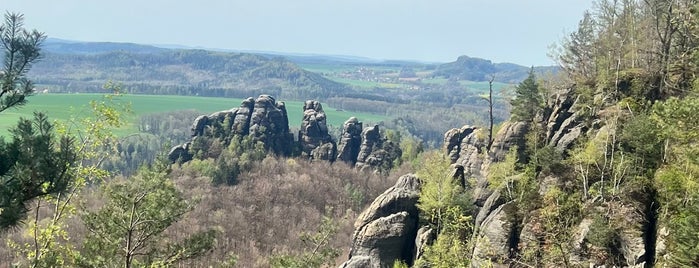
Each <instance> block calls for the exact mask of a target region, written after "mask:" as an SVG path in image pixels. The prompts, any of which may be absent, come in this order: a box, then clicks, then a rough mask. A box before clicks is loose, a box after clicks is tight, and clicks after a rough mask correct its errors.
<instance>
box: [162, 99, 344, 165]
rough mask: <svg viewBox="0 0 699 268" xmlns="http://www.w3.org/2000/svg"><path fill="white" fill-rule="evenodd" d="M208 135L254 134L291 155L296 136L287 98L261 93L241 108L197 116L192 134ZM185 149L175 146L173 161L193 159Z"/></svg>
mask: <svg viewBox="0 0 699 268" xmlns="http://www.w3.org/2000/svg"><path fill="white" fill-rule="evenodd" d="M318 107H320V104H318ZM224 128H227V129H224ZM326 129H327V127H326ZM205 135H229V136H223V137H221V136H216V137H218V138H221V139H222V140H224V142H225V143H227V142H229V141H230V139H231V138H232V136H236V135H237V136H239V137H242V136H246V135H250V136H252V139H253V141H256V142H257V141H259V142H262V143H263V144H264V146H265V148H266V149H267V150H269V151H272V152H273V153H275V154H278V155H290V154H291V151H292V149H293V146H294V137H293V135H292V134H291V133H290V132H289V119H288V117H287V113H286V107H285V105H284V103H283V102H277V101H276V100H275V99H274V98H273V97H271V96H269V95H260V96H259V97H258V98H257V99H253V98H247V99H246V100H244V101H243V102H242V103H241V105H240V107H238V108H233V109H231V110H226V111H220V112H215V113H212V114H211V115H208V116H205V115H202V116H199V117H197V118H196V119H195V120H194V123H193V124H192V137H193V139H194V138H197V137H201V136H205ZM183 150H185V151H186V149H185V148H184V147H182V145H180V146H175V147H173V148H172V149H171V150H170V154H168V157H169V158H170V160H171V161H173V162H174V161H176V159H182V160H184V161H189V160H191V158H192V156H191V155H190V154H189V152H187V154H184V152H183ZM323 150H325V151H324V152H318V153H317V155H318V156H319V157H321V158H323V157H324V158H326V159H333V158H334V157H331V156H325V154H326V151H327V150H328V148H327V147H323ZM331 155H332V153H331ZM173 159H175V160H173Z"/></svg>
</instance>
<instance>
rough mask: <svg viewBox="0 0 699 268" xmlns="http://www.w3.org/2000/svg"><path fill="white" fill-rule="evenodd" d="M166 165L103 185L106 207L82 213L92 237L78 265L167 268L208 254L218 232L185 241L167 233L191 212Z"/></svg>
mask: <svg viewBox="0 0 699 268" xmlns="http://www.w3.org/2000/svg"><path fill="white" fill-rule="evenodd" d="M165 170H166V165H165V164H163V163H158V166H156V167H152V168H144V169H143V170H141V171H140V172H139V173H138V174H137V175H135V176H134V177H132V178H129V179H126V180H117V179H115V180H113V181H111V182H108V183H106V184H105V185H104V186H103V187H102V191H103V194H104V197H105V204H104V205H103V206H102V207H101V208H99V209H98V210H96V211H87V212H85V213H84V214H83V215H82V219H83V221H84V222H85V226H86V227H87V229H88V230H89V232H90V233H89V235H88V236H87V238H86V239H85V241H84V246H83V247H84V248H83V255H82V257H80V259H79V260H78V261H77V263H78V265H79V266H86V267H125V268H129V267H144V266H158V267H160V266H167V265H171V264H174V263H176V262H178V261H181V260H185V259H189V258H193V257H196V256H200V255H202V254H205V253H206V252H208V251H209V250H210V249H211V248H212V247H213V243H214V238H215V232H214V231H205V232H198V233H195V234H193V235H192V236H190V238H188V239H186V240H184V241H180V242H179V243H176V242H171V241H168V240H166V239H164V233H163V232H164V231H165V229H167V228H168V227H169V226H171V225H172V224H174V223H175V222H176V221H177V220H179V219H181V218H182V217H183V215H184V214H185V213H187V212H188V211H190V210H191V208H192V204H191V202H189V201H187V200H185V199H184V198H183V197H182V193H181V192H180V191H179V190H177V188H175V186H174V185H173V183H172V181H170V180H169V178H168V176H167V173H166V172H165Z"/></svg>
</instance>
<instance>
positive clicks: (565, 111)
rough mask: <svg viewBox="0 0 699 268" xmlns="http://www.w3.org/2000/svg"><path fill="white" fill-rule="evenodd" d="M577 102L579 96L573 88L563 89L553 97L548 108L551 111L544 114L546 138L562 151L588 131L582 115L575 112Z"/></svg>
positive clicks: (550, 143)
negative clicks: (581, 118)
mask: <svg viewBox="0 0 699 268" xmlns="http://www.w3.org/2000/svg"><path fill="white" fill-rule="evenodd" d="M577 102H578V97H577V96H575V94H572V90H571V89H566V90H562V91H560V92H558V93H557V94H556V95H554V96H553V97H552V99H551V103H552V104H551V107H550V108H547V109H546V110H547V111H550V113H545V114H544V122H545V127H546V140H547V141H548V144H549V145H551V146H553V147H555V148H556V149H558V150H559V151H561V152H565V151H567V150H568V149H570V148H571V146H572V145H573V142H574V141H575V140H577V139H578V137H580V135H581V134H583V133H584V132H585V131H587V127H586V126H585V125H584V124H583V123H582V122H581V121H580V120H579V119H578V118H579V117H580V116H579V115H578V114H576V113H575V112H574V107H575V105H576V103H577Z"/></svg>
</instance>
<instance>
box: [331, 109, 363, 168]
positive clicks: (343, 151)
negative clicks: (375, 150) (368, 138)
mask: <svg viewBox="0 0 699 268" xmlns="http://www.w3.org/2000/svg"><path fill="white" fill-rule="evenodd" d="M362 129H363V127H362V122H360V121H359V120H357V118H355V117H350V119H348V120H347V121H345V124H344V125H343V126H342V136H341V137H340V141H339V143H338V150H337V160H339V161H343V162H346V163H349V164H350V165H354V164H356V163H357V156H358V155H359V149H360V147H361V145H362Z"/></svg>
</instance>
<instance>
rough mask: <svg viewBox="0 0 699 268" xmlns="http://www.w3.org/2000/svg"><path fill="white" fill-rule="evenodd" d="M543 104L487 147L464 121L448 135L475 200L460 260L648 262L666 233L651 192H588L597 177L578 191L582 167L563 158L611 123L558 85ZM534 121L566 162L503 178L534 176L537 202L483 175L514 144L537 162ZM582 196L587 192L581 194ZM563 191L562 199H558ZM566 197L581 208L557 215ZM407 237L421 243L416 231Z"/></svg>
mask: <svg viewBox="0 0 699 268" xmlns="http://www.w3.org/2000/svg"><path fill="white" fill-rule="evenodd" d="M548 103H549V106H548V107H546V108H545V109H544V111H543V112H542V113H540V114H539V116H538V118H536V120H535V121H536V123H534V124H535V125H532V124H529V123H525V122H505V123H504V124H503V125H502V127H501V128H500V130H499V132H498V133H497V134H496V135H495V137H494V139H493V142H492V145H491V147H490V148H487V141H486V140H484V139H483V138H479V135H478V131H479V129H478V128H477V127H474V126H464V127H461V128H455V129H451V130H449V131H448V132H447V133H445V137H444V146H443V150H444V153H445V154H446V155H447V156H448V157H449V159H450V160H451V161H452V163H453V165H452V168H454V172H455V173H458V172H459V170H462V171H463V173H464V176H465V177H466V178H470V181H471V184H470V185H469V186H468V187H471V188H470V190H471V192H472V198H473V199H472V200H473V208H474V209H473V214H472V215H471V216H472V220H473V222H472V224H473V226H474V228H473V229H474V231H473V234H472V237H471V238H470V239H469V241H468V242H469V243H468V244H469V245H470V246H471V250H470V253H469V254H467V255H466V256H464V258H466V259H469V260H470V263H471V266H472V267H520V266H521V267H525V266H529V265H533V266H535V267H551V265H552V264H551V263H550V262H553V261H556V262H557V263H560V264H561V265H564V266H565V265H568V266H572V267H578V266H584V267H601V266H605V265H606V266H607V267H609V266H617V267H650V266H652V265H653V260H654V259H655V255H656V251H657V252H658V253H657V254H663V253H662V252H663V251H662V250H663V245H664V244H663V243H664V241H663V240H662V234H663V232H664V231H663V230H660V231H659V232H658V233H659V234H660V235H661V237H660V238H657V237H656V229H657V227H656V226H655V219H654V217H655V215H654V212H653V211H654V210H653V207H654V199H653V198H652V196H651V194H650V193H645V192H639V191H625V192H624V191H621V190H618V191H619V192H616V193H614V195H613V196H612V195H607V196H604V195H598V196H597V197H590V196H589V195H590V194H588V193H587V191H594V190H595V189H592V190H591V189H589V187H599V186H597V185H598V184H599V179H590V180H592V181H587V182H585V184H586V186H585V187H584V188H585V189H584V191H586V192H585V194H583V193H581V192H582V191H583V190H582V189H580V188H583V187H581V186H580V183H581V182H580V174H581V173H580V172H582V171H581V170H579V168H580V167H578V166H575V165H573V164H570V163H571V162H567V161H570V160H567V159H569V157H571V154H572V153H575V152H572V151H571V149H573V148H575V147H576V146H578V145H580V143H583V142H587V141H588V140H589V139H595V138H596V139H602V140H603V141H604V139H605V138H606V137H608V134H609V133H610V132H611V131H613V129H612V127H613V126H610V125H607V124H606V122H607V119H606V118H605V117H604V116H605V115H604V113H605V112H604V111H600V112H597V114H593V115H590V114H589V113H588V114H587V115H586V116H583V115H582V114H581V112H580V111H583V110H584V107H577V105H578V99H577V97H576V95H575V94H574V92H572V90H564V91H561V92H560V93H559V94H556V95H554V96H552V98H551V99H550V100H549V101H548ZM533 127H534V128H536V129H537V130H536V131H538V132H536V133H539V134H538V135H539V137H542V138H541V139H542V140H543V141H544V145H548V148H550V150H555V152H556V154H559V155H561V157H563V160H562V161H560V163H558V164H557V166H556V167H555V168H546V169H543V168H537V169H536V170H531V171H529V172H533V173H529V174H524V173H523V172H524V171H520V172H519V173H516V174H515V175H512V176H511V177H510V178H508V180H510V181H519V180H520V179H521V178H522V176H525V175H526V176H534V181H533V185H534V186H533V187H534V189H533V190H532V192H533V193H532V194H533V195H535V196H536V198H535V199H536V200H539V201H536V202H540V203H538V204H526V203H523V202H521V200H522V199H521V198H520V197H517V196H512V194H511V193H510V191H511V190H512V189H507V188H496V187H494V186H492V185H490V183H489V181H488V174H489V172H490V169H491V167H492V166H493V165H494V164H496V163H499V162H502V161H504V160H505V158H506V155H507V154H508V152H509V151H510V150H512V149H514V148H517V149H518V151H517V152H516V155H517V157H518V161H519V162H520V163H525V162H527V161H534V160H532V159H530V158H531V157H532V155H527V153H528V152H525V151H524V148H525V147H526V146H528V144H527V138H528V134H529V133H532V131H535V130H533V129H532V128H533ZM480 136H485V135H480ZM609 139H611V138H609ZM609 142H612V141H611V140H610V141H609ZM602 144H604V143H602ZM547 164H548V163H543V165H547ZM619 172H623V170H622V171H619ZM455 178H456V177H455ZM602 179H604V178H602ZM613 179H614V178H607V180H613ZM614 183H615V184H618V185H620V184H622V182H620V181H615V182H614ZM588 185H594V186H589V187H588ZM615 187H617V188H619V186H615ZM615 189H616V188H615ZM583 195H588V196H587V197H585V198H582V196H583ZM563 196H565V198H568V199H567V201H566V199H561V198H562V197H563ZM564 201H565V202H568V204H569V205H570V204H573V205H572V206H573V208H572V209H579V211H576V212H575V213H574V215H573V216H570V218H568V217H569V215H567V216H565V217H564V216H562V215H566V214H563V213H562V212H561V211H562V210H564V209H571V208H565V207H560V206H559V204H556V202H564ZM557 213H560V214H557ZM556 215H561V216H556ZM612 223H613V225H612ZM387 224H388V223H387ZM610 226H614V227H610ZM387 228H389V229H390V228H391V227H387ZM415 228H416V229H415V230H418V229H424V228H427V227H426V226H416V227H415ZM609 229H611V230H609ZM425 230H426V229H425ZM411 233H412V232H411ZM423 233H424V232H423ZM600 237H602V239H603V242H601V243H602V244H600V242H599V241H600V239H601V238H600ZM406 239H407V240H410V239H413V240H415V241H420V237H419V236H418V235H417V232H415V236H414V237H412V236H411V237H408V238H406ZM656 244H658V245H657V246H656ZM411 247H414V246H413V245H411ZM375 250H377V251H381V250H383V249H382V248H378V249H375ZM415 252H416V254H415V257H419V256H420V254H419V252H420V251H419V250H418V249H415Z"/></svg>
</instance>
